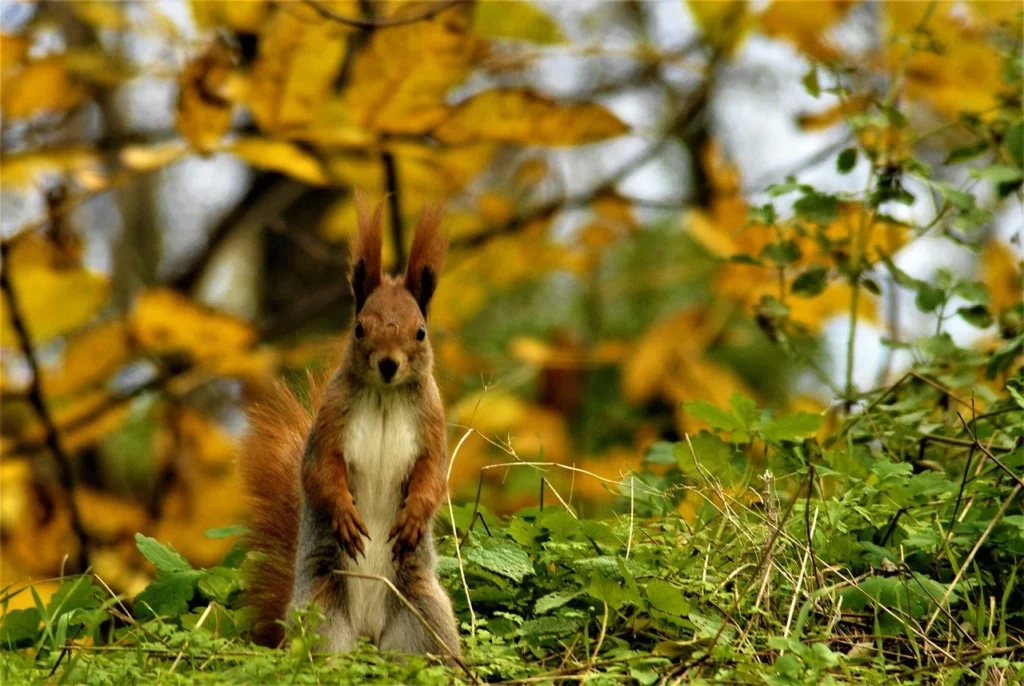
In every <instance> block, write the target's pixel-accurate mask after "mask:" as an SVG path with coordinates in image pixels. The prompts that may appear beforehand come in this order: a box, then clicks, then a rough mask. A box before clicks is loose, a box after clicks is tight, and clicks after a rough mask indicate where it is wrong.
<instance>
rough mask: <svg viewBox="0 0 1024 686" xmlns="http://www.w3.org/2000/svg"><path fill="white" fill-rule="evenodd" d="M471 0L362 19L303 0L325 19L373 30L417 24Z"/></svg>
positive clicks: (312, 1)
mask: <svg viewBox="0 0 1024 686" xmlns="http://www.w3.org/2000/svg"><path fill="white" fill-rule="evenodd" d="M469 1H470V0H447V1H446V2H437V3H435V4H434V5H433V6H431V7H430V8H429V9H427V10H424V11H423V12H420V13H419V14H413V15H410V16H408V17H391V18H388V19H360V18H356V17H349V16H347V15H344V14H341V13H339V12H336V11H334V10H332V9H330V8H329V7H325V6H324V5H322V4H320V3H319V2H317V0H303V2H304V4H306V5H308V6H309V7H311V8H312V9H313V10H314V11H315V12H316V13H317V14H319V15H320V16H321V17H323V18H324V19H329V20H331V21H336V22H338V23H340V24H345V25H346V26H351V27H353V28H357V29H364V30H373V29H386V28H389V27H392V26H404V25H406V24H415V23H416V22H418V21H426V20H428V19H431V18H433V17H434V16H436V15H438V14H440V13H441V12H444V11H445V10H446V9H449V8H451V7H455V6H456V5H463V4H466V3H468V2H469Z"/></svg>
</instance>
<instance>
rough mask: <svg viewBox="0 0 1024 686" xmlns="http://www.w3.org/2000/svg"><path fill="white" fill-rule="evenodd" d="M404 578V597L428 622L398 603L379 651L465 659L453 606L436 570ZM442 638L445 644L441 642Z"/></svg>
mask: <svg viewBox="0 0 1024 686" xmlns="http://www.w3.org/2000/svg"><path fill="white" fill-rule="evenodd" d="M403 576H405V579H402V581H404V583H402V584H401V585H400V589H401V591H402V594H403V595H404V596H405V597H406V598H407V599H408V600H409V602H410V603H411V604H412V605H413V607H415V608H416V609H417V610H418V611H419V613H420V615H421V616H422V618H423V620H424V621H421V619H420V618H419V617H417V616H416V615H415V614H413V613H412V612H410V611H409V608H408V607H406V606H405V604H404V603H398V606H397V607H396V608H395V609H394V614H393V615H392V616H391V617H390V618H389V619H388V622H387V625H386V627H385V629H384V632H383V634H381V637H380V642H379V644H378V648H379V649H380V650H382V651H391V650H394V651H398V652H402V653H407V654H411V655H422V654H424V653H431V654H433V655H439V656H441V657H445V658H450V656H455V657H461V656H462V650H461V649H460V648H459V632H458V628H457V626H456V623H455V613H454V612H453V611H452V603H451V600H449V599H448V594H447V593H445V590H444V588H442V587H441V583H440V582H439V581H438V580H437V577H436V576H435V575H434V573H433V570H429V571H428V570H415V571H411V572H410V573H407V574H406V575H403ZM428 627H429V629H428ZM431 629H432V630H433V631H431ZM438 638H440V639H441V641H443V643H444V645H441V644H440V643H439V642H438Z"/></svg>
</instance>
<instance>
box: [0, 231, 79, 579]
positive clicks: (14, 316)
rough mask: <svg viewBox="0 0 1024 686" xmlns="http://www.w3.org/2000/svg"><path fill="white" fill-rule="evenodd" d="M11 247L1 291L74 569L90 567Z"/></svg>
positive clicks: (2, 249) (0, 250)
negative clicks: (71, 538)
mask: <svg viewBox="0 0 1024 686" xmlns="http://www.w3.org/2000/svg"><path fill="white" fill-rule="evenodd" d="M9 251H10V246H9V245H7V244H4V245H0V257H2V258H3V268H2V269H0V290H2V291H3V295H4V298H5V299H6V300H7V308H8V309H7V311H8V313H9V316H10V320H11V325H12V326H13V328H14V331H15V334H16V335H17V337H18V346H19V347H20V348H21V352H22V354H23V355H24V356H25V360H26V361H27V362H28V366H29V371H30V372H31V375H32V380H31V382H30V383H29V387H28V395H27V399H28V402H29V404H30V405H31V406H32V409H33V410H34V411H35V413H36V415H38V417H39V421H40V422H42V424H43V429H44V432H45V437H44V444H45V446H46V448H47V449H48V450H49V451H50V454H51V455H52V456H53V459H54V463H55V464H56V465H57V478H58V480H59V481H60V485H61V487H62V488H63V489H64V495H65V497H67V499H68V513H69V516H70V519H71V530H72V531H73V532H74V534H75V537H76V538H77V539H78V552H77V556H76V558H75V563H74V564H75V569H76V570H77V571H85V569H86V568H87V567H88V566H89V535H88V533H87V532H86V530H85V527H84V526H83V525H82V517H81V514H80V513H79V511H78V504H77V503H76V502H75V474H74V469H73V467H72V464H71V456H70V455H69V454H68V452H67V450H65V449H64V445H63V443H62V442H61V439H60V433H59V432H58V431H57V426H56V425H55V424H54V421H53V416H52V415H51V414H50V410H49V408H48V407H47V406H46V401H45V400H44V399H43V387H42V378H43V377H42V373H41V372H40V370H39V362H38V360H37V359H36V351H35V348H34V347H33V345H32V339H31V337H30V335H29V332H28V327H27V326H26V324H25V319H24V318H23V316H22V313H21V308H20V307H19V302H18V297H17V294H16V293H15V291H14V286H13V284H12V283H11V279H10V274H9V272H10V262H9V261H8V256H9Z"/></svg>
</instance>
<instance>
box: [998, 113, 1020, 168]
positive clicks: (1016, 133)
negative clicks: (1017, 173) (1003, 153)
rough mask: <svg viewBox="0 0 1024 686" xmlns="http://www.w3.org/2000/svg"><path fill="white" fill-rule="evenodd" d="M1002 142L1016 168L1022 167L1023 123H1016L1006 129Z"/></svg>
mask: <svg viewBox="0 0 1024 686" xmlns="http://www.w3.org/2000/svg"><path fill="white" fill-rule="evenodd" d="M1003 141H1004V142H1005V144H1006V149H1007V150H1009V151H1010V155H1011V156H1012V157H1013V160H1014V162H1016V163H1017V166H1018V167H1024V122H1017V123H1016V124H1014V125H1013V126H1011V127H1010V128H1008V129H1007V130H1006V135H1005V136H1004V137H1003Z"/></svg>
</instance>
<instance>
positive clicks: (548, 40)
mask: <svg viewBox="0 0 1024 686" xmlns="http://www.w3.org/2000/svg"><path fill="white" fill-rule="evenodd" d="M473 30H474V31H476V32H477V33H478V34H480V35H481V36H486V37H488V38H513V39H516V40H522V41H527V42H530V43H540V44H543V45H550V44H554V43H561V42H562V41H563V40H565V38H564V37H563V36H562V30H561V28H560V27H559V26H558V23H557V22H556V21H555V20H554V19H552V18H551V17H550V16H548V14H546V13H545V12H544V10H542V9H541V8H539V7H538V6H537V5H536V4H534V3H533V2H528V1H527V0H482V1H481V2H477V3H475V4H474V7H473Z"/></svg>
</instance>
